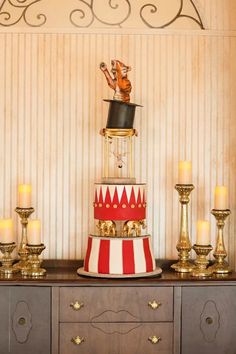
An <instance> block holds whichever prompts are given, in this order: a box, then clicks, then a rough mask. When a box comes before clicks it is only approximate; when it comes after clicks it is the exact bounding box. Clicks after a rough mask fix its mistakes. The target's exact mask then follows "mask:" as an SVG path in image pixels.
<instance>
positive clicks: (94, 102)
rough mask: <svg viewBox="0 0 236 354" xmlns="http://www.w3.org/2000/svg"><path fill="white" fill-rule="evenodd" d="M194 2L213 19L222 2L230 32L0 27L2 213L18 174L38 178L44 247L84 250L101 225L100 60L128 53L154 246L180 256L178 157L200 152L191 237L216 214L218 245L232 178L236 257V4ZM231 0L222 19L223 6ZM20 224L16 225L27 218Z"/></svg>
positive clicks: (164, 254)
mask: <svg viewBox="0 0 236 354" xmlns="http://www.w3.org/2000/svg"><path fill="white" fill-rule="evenodd" d="M51 1H52V0H51ZM42 3H43V1H42ZM195 3H196V4H197V5H198V10H199V11H201V17H202V19H203V20H204V19H207V20H209V22H205V23H204V25H205V27H206V28H210V26H211V24H212V23H213V20H214V19H213V17H212V18H211V21H210V17H209V13H210V12H211V11H213V10H214V11H218V12H217V13H218V18H219V19H220V20H221V24H224V28H223V27H222V26H220V27H214V26H213V27H212V29H221V30H222V31H221V32H220V31H217V32H216V31H211V30H207V31H201V30H200V29H199V30H197V31H196V30H191V31H190V30H188V31H187V30H186V31H185V30H184V29H182V30H173V29H167V28H166V29H165V30H164V31H163V30H161V31H158V30H152V29H145V31H143V30H141V29H137V30H133V29H132V30H130V29H123V30H122V32H120V30H119V29H110V30H109V31H105V30H102V29H93V30H92V29H91V28H88V29H83V30H81V29H79V30H78V29H77V28H75V27H74V28H71V30H70V31H69V32H68V31H64V30H62V29H61V28H60V27H59V25H58V24H57V26H58V27H57V29H56V30H55V31H54V30H53V31H52V30H50V32H51V33H47V32H48V30H47V29H45V27H41V28H40V29H39V28H37V29H34V28H31V27H30V33H26V32H28V31H29V28H28V27H27V26H26V27H27V29H26V30H22V27H21V29H20V30H19V31H20V32H21V33H17V28H18V25H19V24H17V25H15V26H13V27H9V28H8V29H7V31H8V32H7V33H1V34H0V48H1V52H0V78H1V80H0V117H1V118H0V161H1V173H0V195H1V196H2V198H1V199H0V216H5V217H6V216H11V215H12V216H13V217H14V219H15V221H17V218H16V215H15V213H14V211H13V210H14V207H15V206H16V189H17V184H18V183H20V182H21V183H22V182H30V183H32V185H33V199H34V206H35V208H36V212H35V215H34V216H35V217H39V218H41V219H42V223H43V239H44V242H45V244H46V245H47V249H46V251H45V257H47V258H64V259H67V258H71V259H73V258H77V259H79V258H82V257H83V256H84V253H85V250H86V242H87V235H88V232H89V231H91V230H92V229H93V210H92V201H93V183H94V182H95V181H96V180H98V179H99V178H100V177H101V170H102V169H101V157H102V138H101V137H100V135H99V134H98V132H99V130H100V128H102V127H104V126H105V122H106V116H107V104H106V103H105V102H103V101H102V100H103V98H111V97H112V92H111V91H110V90H109V88H108V87H107V85H106V82H105V79H104V77H103V76H102V73H101V72H100V71H99V69H98V66H99V63H100V62H101V61H106V62H107V63H109V61H110V59H111V58H120V59H122V60H123V61H124V62H126V63H127V64H130V65H131V66H132V71H131V73H130V79H131V81H132V83H133V92H132V101H134V102H136V103H140V104H142V105H143V108H141V109H137V113H136V120H135V126H136V128H137V130H138V131H139V137H138V138H136V142H135V163H136V166H135V170H136V176H137V179H138V180H139V181H146V182H147V184H148V227H149V232H150V233H151V234H152V235H153V245H154V250H155V256H156V257H158V258H159V257H161V258H173V257H175V256H176V250H175V246H176V242H177V239H178V228H179V210H178V196H177V192H176V191H175V190H174V185H175V183H176V182H177V164H178V160H179V159H191V160H192V162H193V180H194V184H195V186H196V190H195V191H194V192H193V193H192V203H191V221H190V229H191V237H192V240H193V241H194V240H195V222H196V220H197V219H199V218H209V219H210V220H211V221H212V243H213V245H214V244H215V226H214V219H213V217H211V216H210V209H211V208H212V206H213V189H214V186H215V185H216V184H217V183H219V184H220V183H225V184H226V185H228V186H229V189H230V207H231V209H232V215H231V217H230V219H229V222H228V223H227V227H226V245H227V248H228V249H229V253H230V261H231V264H232V265H234V259H235V258H236V244H235V240H234V234H235V211H236V210H235V202H236V189H235V176H234V175H235V166H236V159H235V152H236V142H235V141H236V130H235V128H236V127H235V125H236V119H235V112H236V106H235V101H236V100H235V97H236V84H235V83H236V68H235V60H236V37H235V33H234V32H232V30H233V27H231V25H229V26H228V25H227V24H228V22H227V21H226V13H227V10H230V11H231V12H232V8H231V6H232V4H233V2H232V1H231V2H230V1H219V0H218V1H213V0H212V1H211V0H210V1H203V0H199V1H195ZM50 4H51V5H52V2H51V3H50ZM73 4H75V2H73ZM222 4H225V5H224V12H222V16H224V20H223V19H222V18H221V17H220V16H219V13H220V10H222V6H223V5H222ZM226 5H227V6H228V8H226ZM38 6H39V5H38ZM67 6H68V4H67ZM219 9H220V10H219ZM205 10H206V11H205ZM233 15H234V16H235V15H236V13H234V14H232V13H231V14H228V16H230V18H232V17H233ZM50 18H51V17H50ZM48 19H49V17H48ZM21 25H22V22H21ZM48 26H49V24H48ZM63 26H64V25H63ZM227 30H231V31H230V32H227ZM3 31H5V32H6V28H5V27H4V28H3ZM63 31H64V32H67V33H60V32H63ZM13 32H14V33H13ZM36 32H37V33H36ZM40 32H41V33H40ZM52 32H53V33H52ZM16 230H18V235H19V234H20V228H19V225H18V227H16ZM19 238H20V235H19Z"/></svg>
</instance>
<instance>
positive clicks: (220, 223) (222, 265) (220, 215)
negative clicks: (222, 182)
mask: <svg viewBox="0 0 236 354" xmlns="http://www.w3.org/2000/svg"><path fill="white" fill-rule="evenodd" d="M211 213H212V215H214V217H215V218H216V225H217V240H216V248H215V251H214V253H213V256H214V257H215V259H216V260H215V263H214V264H213V265H212V266H211V267H210V269H211V271H212V272H213V273H216V274H228V273H231V272H232V271H231V270H230V268H229V264H228V263H227V262H226V261H225V258H226V257H227V252H226V249H225V245H224V237H223V229H224V226H225V220H226V218H227V217H228V216H229V215H230V210H229V209H225V210H218V209H213V210H212V211H211Z"/></svg>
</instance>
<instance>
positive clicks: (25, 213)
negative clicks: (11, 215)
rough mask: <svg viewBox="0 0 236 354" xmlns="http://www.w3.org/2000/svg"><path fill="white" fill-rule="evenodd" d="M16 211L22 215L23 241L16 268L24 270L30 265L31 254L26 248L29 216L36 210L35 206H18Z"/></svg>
mask: <svg viewBox="0 0 236 354" xmlns="http://www.w3.org/2000/svg"><path fill="white" fill-rule="evenodd" d="M15 211H16V212H17V214H18V215H19V216H20V219H21V225H22V234H21V242H20V247H19V250H18V254H19V256H20V260H19V262H18V263H17V264H16V265H15V268H18V269H19V270H21V271H23V270H25V269H27V267H28V255H29V252H28V250H27V249H26V245H27V224H28V218H29V217H30V215H31V214H32V213H33V212H34V208H19V207H17V208H16V209H15Z"/></svg>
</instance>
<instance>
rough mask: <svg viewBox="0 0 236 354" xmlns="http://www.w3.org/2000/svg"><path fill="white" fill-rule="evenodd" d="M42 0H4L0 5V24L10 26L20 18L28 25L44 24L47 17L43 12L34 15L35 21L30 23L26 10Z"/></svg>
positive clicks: (38, 25)
mask: <svg viewBox="0 0 236 354" xmlns="http://www.w3.org/2000/svg"><path fill="white" fill-rule="evenodd" d="M40 1H42V0H4V1H3V2H2V4H1V6H0V26H4V27H10V26H13V25H15V24H17V23H19V22H20V21H21V20H23V21H24V22H25V24H26V25H28V26H30V27H40V26H42V25H44V23H45V22H46V20H47V18H46V16H45V15H44V14H42V13H39V14H37V16H36V19H37V21H38V22H37V23H32V20H30V19H29V16H28V12H29V9H30V8H31V7H32V5H34V4H36V3H38V2H40Z"/></svg>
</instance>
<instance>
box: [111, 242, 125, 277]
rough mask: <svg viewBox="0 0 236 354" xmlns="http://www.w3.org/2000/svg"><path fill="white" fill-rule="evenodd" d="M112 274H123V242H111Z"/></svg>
mask: <svg viewBox="0 0 236 354" xmlns="http://www.w3.org/2000/svg"><path fill="white" fill-rule="evenodd" d="M109 266H110V268H109V269H110V274H123V257H122V240H113V239H111V240H110V264H109Z"/></svg>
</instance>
